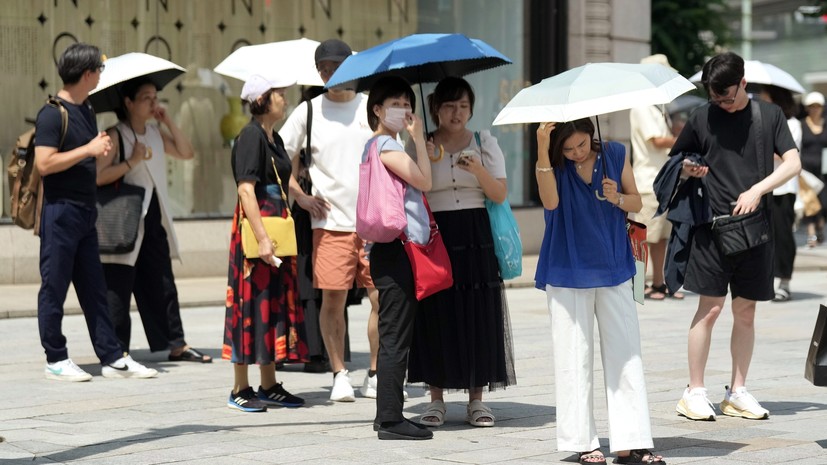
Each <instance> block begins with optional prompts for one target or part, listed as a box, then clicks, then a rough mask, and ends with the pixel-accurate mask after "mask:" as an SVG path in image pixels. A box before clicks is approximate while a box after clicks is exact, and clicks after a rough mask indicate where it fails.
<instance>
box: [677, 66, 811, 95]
mask: <svg viewBox="0 0 827 465" xmlns="http://www.w3.org/2000/svg"><path fill="white" fill-rule="evenodd" d="M702 74H703V71H698V72H697V73H695V74H693V75H692V77H690V78H689V80H690V81H692V82H701V75H702ZM744 79H746V80H747V82H748V83H751V84H770V85H773V86H778V87H783V88H785V89H787V90H789V91H792V92H797V93H799V94H803V93H804V87H802V86H801V84H799V83H798V81H796V80H795V78H794V77H793V76H792V75H791V74H790V73H788V72H786V71H784V70H783V69H781V68H779V67H778V66H775V65H771V64H769V63H764V62H762V61H758V60H745V61H744Z"/></svg>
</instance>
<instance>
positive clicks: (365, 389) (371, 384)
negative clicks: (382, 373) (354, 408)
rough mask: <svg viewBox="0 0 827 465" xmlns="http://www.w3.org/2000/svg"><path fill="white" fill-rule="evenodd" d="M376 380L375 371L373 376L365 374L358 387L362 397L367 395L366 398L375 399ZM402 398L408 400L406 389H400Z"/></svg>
mask: <svg viewBox="0 0 827 465" xmlns="http://www.w3.org/2000/svg"><path fill="white" fill-rule="evenodd" d="M377 382H378V378H377V377H376V373H374V374H373V376H370V375H369V374H367V375H365V382H363V383H362V387H361V388H359V392H360V393H362V397H367V398H368V399H376V383H377ZM402 399H403V400H408V391H406V390H404V389H403V390H402Z"/></svg>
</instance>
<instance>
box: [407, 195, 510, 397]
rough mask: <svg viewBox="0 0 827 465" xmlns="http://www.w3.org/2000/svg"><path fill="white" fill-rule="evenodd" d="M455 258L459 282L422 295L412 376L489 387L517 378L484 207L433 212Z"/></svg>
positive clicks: (411, 361)
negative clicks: (434, 292) (430, 294)
mask: <svg viewBox="0 0 827 465" xmlns="http://www.w3.org/2000/svg"><path fill="white" fill-rule="evenodd" d="M434 218H435V219H436V222H437V225H439V230H440V232H441V233H442V236H443V240H444V242H445V247H446V248H447V249H448V255H449V256H450V258H451V266H452V267H453V272H454V286H453V287H451V288H449V289H446V290H444V291H441V292H439V293H437V294H434V295H433V296H431V297H428V298H427V299H425V300H423V301H422V302H421V305H420V310H419V313H418V314H417V316H416V320H415V326H414V335H413V343H412V345H411V352H410V356H409V359H408V381H409V382H411V383H420V382H421V383H426V384H428V385H431V386H437V387H441V388H444V389H457V390H460V389H462V390H465V389H471V388H479V387H488V389H489V390H494V389H497V388H502V387H505V386H509V385H513V384H515V383H516V377H515V375H514V352H513V348H512V345H511V325H510V320H509V316H508V305H507V302H506V298H505V290H504V287H503V282H502V279H500V275H499V266H498V265H497V257H496V256H495V255H494V245H493V238H492V235H491V225H490V223H489V221H488V213H487V212H486V210H485V208H476V209H467V210H459V211H448V212H434Z"/></svg>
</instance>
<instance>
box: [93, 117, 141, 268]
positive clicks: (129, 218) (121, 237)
mask: <svg viewBox="0 0 827 465" xmlns="http://www.w3.org/2000/svg"><path fill="white" fill-rule="evenodd" d="M115 131H116V132H117V133H118V142H119V143H118V154H119V157H118V160H119V161H120V162H123V161H124V153H123V151H124V149H123V134H121V132H120V131H118V130H117V129H115ZM136 142H137V139H136ZM145 193H146V189H144V188H143V187H141V186H136V185H134V184H128V183H125V182H124V181H123V177H121V178H119V179H118V180H116V181H115V182H112V183H110V184H105V185H103V186H98V199H97V204H96V206H97V209H98V220H97V222H96V223H95V227H96V228H97V230H98V247H99V249H100V253H102V254H125V253H129V252H132V251H133V250H135V242H136V241H137V239H138V227H139V226H140V224H141V217H142V215H141V213H142V210H143V205H144V194H145Z"/></svg>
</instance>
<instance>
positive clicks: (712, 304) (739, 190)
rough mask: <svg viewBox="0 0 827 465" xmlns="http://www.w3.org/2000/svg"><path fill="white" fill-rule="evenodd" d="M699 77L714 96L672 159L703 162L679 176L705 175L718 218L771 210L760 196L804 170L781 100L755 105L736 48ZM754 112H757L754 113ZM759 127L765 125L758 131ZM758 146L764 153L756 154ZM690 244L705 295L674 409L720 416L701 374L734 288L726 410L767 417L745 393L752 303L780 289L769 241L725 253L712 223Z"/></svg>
mask: <svg viewBox="0 0 827 465" xmlns="http://www.w3.org/2000/svg"><path fill="white" fill-rule="evenodd" d="M701 80H702V82H703V84H704V88H706V91H707V93H708V94H709V103H708V104H707V105H705V106H702V107H700V108H698V109H697V110H695V111H694V112H693V113H692V115H691V116H690V117H689V120H688V121H687V123H686V126H684V128H683V131H681V134H680V136H679V137H678V140H677V141H675V145H673V146H672V151H671V153H670V156H680V154H681V153H699V154H701V156H703V159H704V161H705V165H706V166H699V165H696V164H686V163H685V164H684V165H683V173H682V176H683V177H687V176H693V177H698V178H701V177H703V178H704V182H705V186H706V191H705V192H704V195H706V197H707V198H708V199H709V205H710V208H711V209H712V215H713V217H716V216H724V215H741V214H745V213H750V212H753V211H755V210H758V209H763V210H764V214H768V213H769V212H767V211H766V210H767V207H766V205H767V202H766V201H763V202H762V200H761V199H762V198H764V197H765V196H767V195H771V194H772V190H773V189H774V188H776V187H778V186H780V185H782V184H784V183H785V182H787V181H788V180H789V179H791V178H792V177H793V176H797V175H798V172H799V171H800V170H801V162H800V160H799V156H798V149H796V146H795V142H794V141H793V138H792V135H791V134H790V130H789V127H788V126H787V118H786V117H785V116H784V114H783V113H782V112H781V109H780V108H779V107H778V106H777V105H771V104H767V103H766V102H753V103H751V101H750V98H749V96H748V94H747V91H746V85H747V81H746V79H744V60H743V59H742V58H741V57H739V56H738V55H736V54H734V53H731V52H728V53H723V54H720V55H718V56H715V57H713V58H712V59H710V60H709V61H708V62H707V63H706V64H705V65H704V68H703V74H702V77H701ZM754 111H757V112H758V113H756V114H753V112H754ZM759 115H760V116H759ZM757 124H760V130H757V129H756V125H757ZM757 137H761V139H760V140H761V143H757V141H758V139H757ZM759 149H761V150H762V153H758V152H759ZM773 153H775V154H779V155H780V157H781V159H782V160H783V161H782V163H781V164H780V165H779V166H778V167H776V168H775V171H772V166H773V163H772V157H773ZM759 157H760V158H759ZM768 172H769V173H768ZM693 195H696V194H693ZM690 247H691V253H690V255H689V259H688V263H687V265H686V279H685V281H684V287H685V288H686V289H687V290H690V291H692V292H696V293H698V294H700V299H699V301H698V309H697V311H696V312H695V316H694V318H693V319H692V324H691V326H690V329H689V345H688V359H689V386H688V387H687V388H686V390H685V391H684V394H683V396H682V398H681V400H680V401H679V402H678V405H677V407H676V410H677V412H678V413H679V414H681V415H683V416H685V417H687V418H691V419H693V420H714V419H715V411H714V410H713V408H712V404H711V403H710V402H709V399H708V398H707V391H706V387H704V371H705V369H706V362H707V360H708V358H709V348H710V340H711V336H712V328H713V326H714V325H715V321H716V320H717V319H718V316H719V315H720V314H721V310H722V309H723V306H724V302H725V300H726V296H727V293H731V294H732V304H731V306H732V315H733V326H732V336H731V341H730V351H731V353H732V377H731V379H730V384H729V385H728V386H726V387H725V388H724V389H725V391H724V399H723V401H722V402H721V404H720V408H721V413H723V414H725V415H730V416H735V417H742V418H751V419H764V418H769V411H768V410H767V409H765V408H764V407H762V406H761V404H760V403H759V402H758V401H757V400H756V399H755V398H754V397H753V396H752V395H750V394H749V393H748V392H747V390H746V377H747V372H748V370H749V365H750V362H751V360H752V351H753V346H754V344H755V327H754V323H755V303H756V301H758V300H770V299H772V298H773V296H774V294H775V292H774V291H773V245H772V240H770V242H769V243H765V244H762V245H758V246H756V247H753V248H751V249H748V250H746V251H743V252H740V253H737V254H734V255H725V254H724V253H723V252H722V251H721V250H720V249H719V247H718V245H717V244H716V242H715V240H714V232H713V230H712V223H707V224H701V225H698V226H696V227H695V228H694V233H693V235H692V239H691V244H690Z"/></svg>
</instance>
